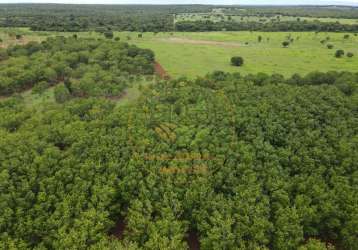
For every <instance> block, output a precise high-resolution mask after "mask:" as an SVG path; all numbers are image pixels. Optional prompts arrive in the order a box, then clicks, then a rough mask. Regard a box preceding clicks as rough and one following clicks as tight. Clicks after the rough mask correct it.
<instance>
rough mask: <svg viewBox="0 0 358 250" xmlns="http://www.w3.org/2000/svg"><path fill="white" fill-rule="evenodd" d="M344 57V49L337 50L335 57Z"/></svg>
mask: <svg viewBox="0 0 358 250" xmlns="http://www.w3.org/2000/svg"><path fill="white" fill-rule="evenodd" d="M342 56H344V50H342V49H339V50H337V51H336V54H335V57H337V58H341V57H342Z"/></svg>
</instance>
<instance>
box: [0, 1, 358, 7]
mask: <svg viewBox="0 0 358 250" xmlns="http://www.w3.org/2000/svg"><path fill="white" fill-rule="evenodd" d="M0 3H71V4H219V5H233V4H246V5H260V4H267V5H304V4H313V5H319V4H322V5H327V4H342V5H356V6H358V0H300V1H297V0H296V1H292V0H207V1H198V0H0Z"/></svg>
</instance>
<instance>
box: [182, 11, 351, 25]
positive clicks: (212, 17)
mask: <svg viewBox="0 0 358 250" xmlns="http://www.w3.org/2000/svg"><path fill="white" fill-rule="evenodd" d="M298 19H299V20H300V21H320V22H339V23H341V24H358V19H349V18H328V17H320V18H316V17H295V16H282V15H277V16H274V17H260V16H245V15H227V14H222V13H215V12H213V13H182V14H178V15H176V16H175V22H180V21H212V22H220V21H235V22H261V23H266V22H277V21H297V20H298Z"/></svg>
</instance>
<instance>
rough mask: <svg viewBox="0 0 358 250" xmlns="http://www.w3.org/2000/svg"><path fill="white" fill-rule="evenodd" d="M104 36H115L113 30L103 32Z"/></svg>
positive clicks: (108, 37) (109, 37)
mask: <svg viewBox="0 0 358 250" xmlns="http://www.w3.org/2000/svg"><path fill="white" fill-rule="evenodd" d="M103 35H104V37H105V38H107V39H112V38H113V32H112V31H106V32H104V33H103Z"/></svg>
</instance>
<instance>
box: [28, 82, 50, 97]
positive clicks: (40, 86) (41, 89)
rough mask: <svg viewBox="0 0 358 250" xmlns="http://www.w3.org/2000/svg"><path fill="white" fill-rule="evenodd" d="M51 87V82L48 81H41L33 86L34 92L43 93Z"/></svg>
mask: <svg viewBox="0 0 358 250" xmlns="http://www.w3.org/2000/svg"><path fill="white" fill-rule="evenodd" d="M49 87H50V84H49V83H48V82H46V81H41V82H39V83H37V84H36V85H35V86H34V87H33V88H32V93H34V94H42V93H43V92H45V90H46V89H48V88H49Z"/></svg>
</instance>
